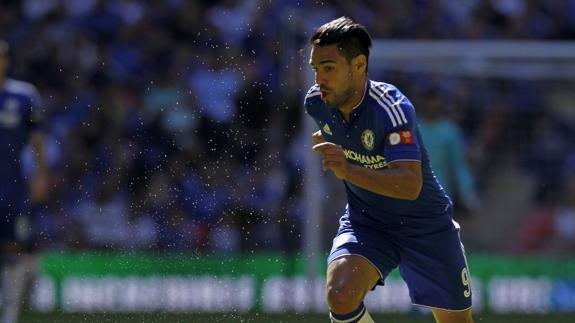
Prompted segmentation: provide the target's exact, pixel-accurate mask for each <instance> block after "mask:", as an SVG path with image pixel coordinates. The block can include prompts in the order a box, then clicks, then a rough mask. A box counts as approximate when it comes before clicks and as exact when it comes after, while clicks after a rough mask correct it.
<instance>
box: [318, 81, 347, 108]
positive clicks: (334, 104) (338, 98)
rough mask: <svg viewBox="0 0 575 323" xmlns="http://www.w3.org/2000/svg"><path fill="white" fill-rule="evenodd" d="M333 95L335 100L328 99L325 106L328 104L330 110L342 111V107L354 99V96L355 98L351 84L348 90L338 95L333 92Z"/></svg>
mask: <svg viewBox="0 0 575 323" xmlns="http://www.w3.org/2000/svg"><path fill="white" fill-rule="evenodd" d="M332 95H333V99H331V100H328V99H327V98H326V100H325V104H326V105H327V106H328V107H329V108H332V109H340V108H341V107H343V105H344V104H345V103H346V102H347V101H349V100H350V99H351V98H352V96H353V88H352V86H351V84H350V85H349V86H348V87H347V88H345V89H344V90H343V91H342V92H341V93H339V94H336V93H333V92H332Z"/></svg>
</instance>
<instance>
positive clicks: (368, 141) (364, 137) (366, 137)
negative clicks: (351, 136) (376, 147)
mask: <svg viewBox="0 0 575 323" xmlns="http://www.w3.org/2000/svg"><path fill="white" fill-rule="evenodd" d="M374 141H375V135H374V134H373V131H371V130H369V129H366V130H364V131H363V133H362V134H361V143H362V144H363V146H364V147H365V149H367V150H372V149H373V143H374Z"/></svg>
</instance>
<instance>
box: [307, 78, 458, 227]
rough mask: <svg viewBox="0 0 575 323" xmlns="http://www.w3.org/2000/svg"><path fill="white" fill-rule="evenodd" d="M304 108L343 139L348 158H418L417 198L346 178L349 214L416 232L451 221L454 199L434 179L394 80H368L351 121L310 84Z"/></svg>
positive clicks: (374, 165)
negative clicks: (419, 184) (420, 182)
mask: <svg viewBox="0 0 575 323" xmlns="http://www.w3.org/2000/svg"><path fill="white" fill-rule="evenodd" d="M304 104H305V109H306V111H307V113H308V114H309V115H310V116H311V117H312V118H313V119H314V120H315V122H316V123H317V125H318V127H319V128H320V129H321V132H322V134H323V137H324V139H325V140H326V141H329V142H333V143H335V144H338V145H341V146H342V147H343V149H344V153H345V156H346V158H347V160H348V161H349V162H350V163H351V164H355V165H359V166H362V167H366V168H370V169H374V170H378V169H386V168H387V167H388V164H389V163H392V162H395V161H400V160H416V161H420V162H421V168H422V176H423V188H422V190H421V193H420V194H419V197H418V198H417V199H416V200H415V201H409V200H402V199H396V198H391V197H387V196H383V195H380V194H377V193H374V192H371V191H368V190H365V189H363V188H361V187H358V186H356V185H354V184H352V183H349V182H347V181H344V184H345V188H346V191H347V196H348V208H349V211H350V212H349V220H350V221H352V222H356V223H360V224H365V225H370V226H375V227H379V228H381V229H382V230H388V229H393V230H394V231H398V232H404V233H407V234H418V233H424V232H430V231H434V230H440V229H445V228H446V227H448V226H453V221H452V219H451V212H450V211H451V208H452V202H451V200H450V198H449V197H448V196H447V194H446V193H445V191H444V190H443V188H442V187H441V185H440V184H439V183H438V182H437V180H436V178H435V176H434V175H433V172H432V170H431V167H430V163H429V158H428V156H427V152H426V150H425V147H424V145H423V141H422V139H421V135H420V133H419V128H418V125H417V117H416V114H415V109H414V107H413V105H412V104H411V102H410V101H409V100H408V99H407V97H405V95H403V94H402V93H401V92H400V91H399V90H398V89H397V88H396V87H395V86H393V85H391V84H387V83H382V82H375V81H371V80H369V81H368V83H367V86H366V90H365V94H364V97H363V99H362V101H361V103H360V104H359V105H358V106H357V107H356V108H355V109H354V110H353V111H352V112H351V114H350V119H349V122H346V121H345V120H344V119H343V116H342V115H341V113H340V112H339V110H338V109H335V108H330V107H328V106H326V105H325V103H324V102H323V101H322V100H321V96H320V91H319V86H318V85H317V84H316V85H314V86H312V87H311V89H310V90H309V91H308V92H307V95H306V97H305V102H304Z"/></svg>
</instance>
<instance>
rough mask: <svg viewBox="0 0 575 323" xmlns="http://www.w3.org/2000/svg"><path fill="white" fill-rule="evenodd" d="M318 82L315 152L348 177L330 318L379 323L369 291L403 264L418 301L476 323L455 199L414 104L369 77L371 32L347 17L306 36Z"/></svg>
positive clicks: (308, 103) (311, 109)
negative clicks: (433, 159) (441, 178)
mask: <svg viewBox="0 0 575 323" xmlns="http://www.w3.org/2000/svg"><path fill="white" fill-rule="evenodd" d="M310 45H311V55H310V64H311V67H312V68H313V70H314V72H315V82H316V84H315V85H313V86H312V87H311V89H310V90H309V91H308V92H307V95H306V97H305V108H306V111H307V113H308V114H309V115H310V116H311V117H312V118H313V119H314V120H315V122H316V123H317V125H318V126H319V129H320V130H319V131H317V132H316V133H314V134H313V136H312V137H313V140H314V143H315V145H314V146H313V150H314V151H315V152H317V153H319V154H320V155H321V158H322V163H323V168H324V170H329V171H332V172H333V173H334V174H335V176H337V177H338V178H339V179H341V180H343V183H344V185H345V189H346V192H347V198H348V201H347V206H346V209H345V213H344V215H343V216H342V217H341V219H340V227H339V229H338V232H337V235H336V237H335V238H334V240H333V246H332V249H331V252H330V255H329V257H328V269H327V286H326V288H327V302H328V305H329V309H330V317H331V321H332V322H361V323H364V322H373V320H372V318H371V317H370V315H369V313H368V312H367V310H366V308H365V307H364V305H363V299H364V297H365V295H366V294H367V293H368V292H369V291H370V290H371V289H373V288H375V287H376V286H377V285H383V283H384V280H385V278H386V276H387V275H388V274H389V272H390V271H392V270H393V269H394V268H396V267H398V266H399V271H400V274H401V276H402V278H403V279H404V281H405V282H406V284H407V286H408V288H409V295H410V297H411V300H412V302H413V303H414V304H416V305H421V306H425V307H428V308H431V310H432V312H433V315H434V317H435V320H436V321H437V322H440V323H470V322H473V320H472V316H471V286H470V281H469V271H468V269H467V263H466V259H465V255H464V251H463V247H462V244H461V242H460V239H459V225H458V224H457V223H456V222H454V221H453V219H452V212H453V205H452V202H451V200H450V198H449V197H448V196H447V195H446V193H445V192H444V190H443V189H442V187H441V186H440V185H439V183H438V182H437V181H436V179H435V178H434V176H433V173H432V171H431V167H430V165H429V159H428V157H427V152H426V150H425V147H424V145H423V140H422V138H421V135H420V133H419V130H418V126H417V117H416V114H415V109H414V107H413V105H412V104H411V102H410V101H409V99H408V98H407V97H406V96H405V95H404V94H402V93H401V92H400V91H399V90H398V89H397V88H396V87H395V86H393V85H391V84H388V83H383V82H376V81H374V80H371V79H369V77H368V74H367V70H368V59H369V48H370V47H371V37H370V35H369V33H368V32H367V30H366V28H365V27H364V26H362V25H360V24H357V23H355V22H354V21H352V20H351V19H349V18H347V17H341V18H338V19H336V20H333V21H331V22H328V23H326V24H324V25H323V26H321V27H319V28H318V29H317V30H316V31H315V33H314V34H313V35H312V37H311V39H310Z"/></svg>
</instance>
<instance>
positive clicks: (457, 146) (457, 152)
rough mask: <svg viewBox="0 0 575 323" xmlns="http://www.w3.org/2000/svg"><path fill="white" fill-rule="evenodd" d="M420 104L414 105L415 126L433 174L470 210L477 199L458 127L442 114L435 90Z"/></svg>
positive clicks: (441, 106)
mask: <svg viewBox="0 0 575 323" xmlns="http://www.w3.org/2000/svg"><path fill="white" fill-rule="evenodd" d="M422 103H423V104H421V105H420V106H418V107H417V108H418V110H419V111H420V116H421V119H420V120H419V121H420V123H419V126H420V131H421V134H422V136H423V138H425V139H426V140H425V146H426V148H427V150H428V154H429V159H430V160H431V163H432V165H433V170H434V172H435V176H436V177H437V179H438V180H439V182H440V183H441V184H442V185H443V188H444V189H445V190H446V191H447V193H448V194H449V195H450V196H451V197H452V198H453V199H455V201H458V202H461V203H463V206H464V207H465V208H467V209H468V210H470V211H472V210H475V209H477V208H478V207H479V204H480V201H479V198H478V196H477V192H476V189H475V183H474V178H473V174H472V173H471V170H470V167H469V165H468V162H467V160H466V150H465V146H464V139H463V137H462V134H461V131H460V129H459V128H458V126H457V124H456V123H455V122H453V121H452V120H451V119H450V118H448V117H447V116H446V113H445V103H444V101H443V98H442V96H441V93H440V92H439V90H437V89H428V90H427V91H426V92H425V94H424V98H423V102H422Z"/></svg>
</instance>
